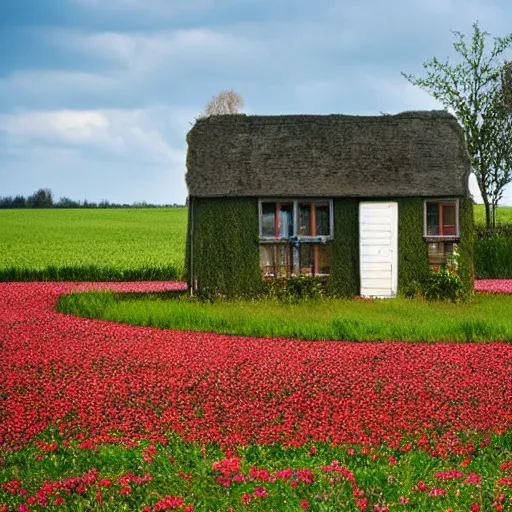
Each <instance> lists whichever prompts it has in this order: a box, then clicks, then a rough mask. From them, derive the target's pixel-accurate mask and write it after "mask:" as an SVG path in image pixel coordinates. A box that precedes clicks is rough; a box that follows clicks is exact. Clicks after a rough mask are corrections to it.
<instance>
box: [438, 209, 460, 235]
mask: <svg viewBox="0 0 512 512" xmlns="http://www.w3.org/2000/svg"><path fill="white" fill-rule="evenodd" d="M442 208H443V235H446V236H449V235H456V234H457V231H456V229H457V225H456V220H455V218H456V208H455V205H454V204H443V205H442Z"/></svg>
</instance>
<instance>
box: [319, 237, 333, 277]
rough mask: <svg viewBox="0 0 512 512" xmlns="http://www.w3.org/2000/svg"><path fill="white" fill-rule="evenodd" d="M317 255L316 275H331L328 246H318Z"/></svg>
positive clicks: (330, 250)
mask: <svg viewBox="0 0 512 512" xmlns="http://www.w3.org/2000/svg"><path fill="white" fill-rule="evenodd" d="M317 249H318V254H317V258H318V259H317V273H318V274H327V275H330V273H331V253H332V249H331V246H330V245H324V244H322V245H318V246H317Z"/></svg>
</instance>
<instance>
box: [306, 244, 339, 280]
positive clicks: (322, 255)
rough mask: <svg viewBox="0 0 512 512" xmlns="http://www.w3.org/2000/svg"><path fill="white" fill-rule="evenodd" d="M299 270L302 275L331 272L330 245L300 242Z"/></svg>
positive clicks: (327, 273)
mask: <svg viewBox="0 0 512 512" xmlns="http://www.w3.org/2000/svg"><path fill="white" fill-rule="evenodd" d="M299 257H300V271H301V273H303V274H304V275H318V274H324V275H329V274H330V273H331V246H330V245H326V244H301V246H300V251H299Z"/></svg>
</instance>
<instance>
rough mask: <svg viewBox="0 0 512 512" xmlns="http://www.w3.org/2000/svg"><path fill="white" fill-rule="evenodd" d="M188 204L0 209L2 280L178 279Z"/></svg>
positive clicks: (181, 267)
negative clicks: (152, 206)
mask: <svg viewBox="0 0 512 512" xmlns="http://www.w3.org/2000/svg"><path fill="white" fill-rule="evenodd" d="M186 229H187V209H186V208H173V209H167V208H158V209H150V208H148V209H97V210H96V209H94V210H93V209H70V210H67V209H48V210H0V280H1V281H20V280H21V281H29V280H71V281H86V280H90V281H109V280H115V281H121V280H127V281H128V280H160V279H163V280H165V279H177V278H180V277H181V274H182V273H183V264H184V251H185V234H186Z"/></svg>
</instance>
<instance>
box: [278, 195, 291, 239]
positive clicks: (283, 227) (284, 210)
mask: <svg viewBox="0 0 512 512" xmlns="http://www.w3.org/2000/svg"><path fill="white" fill-rule="evenodd" d="M291 236H293V204H291V203H282V204H280V205H279V237H280V238H290V237H291Z"/></svg>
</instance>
